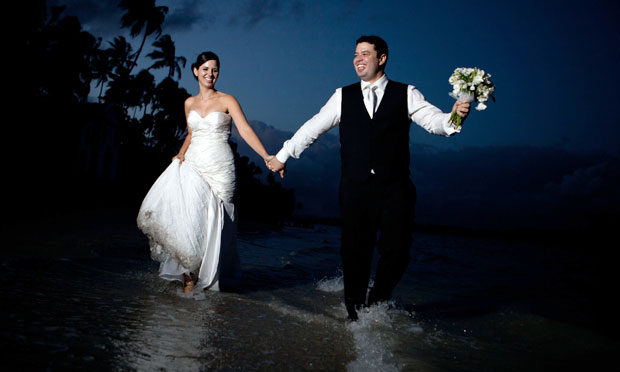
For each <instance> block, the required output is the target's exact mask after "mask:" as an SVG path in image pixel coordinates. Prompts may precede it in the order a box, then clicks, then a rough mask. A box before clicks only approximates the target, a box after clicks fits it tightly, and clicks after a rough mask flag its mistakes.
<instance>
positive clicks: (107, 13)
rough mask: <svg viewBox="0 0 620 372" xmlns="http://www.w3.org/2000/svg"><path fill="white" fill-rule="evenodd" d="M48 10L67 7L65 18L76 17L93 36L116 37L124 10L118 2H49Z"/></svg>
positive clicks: (61, 0)
mask: <svg viewBox="0 0 620 372" xmlns="http://www.w3.org/2000/svg"><path fill="white" fill-rule="evenodd" d="M47 4H48V8H50V7H52V6H66V9H65V11H64V12H63V13H62V15H63V16H76V17H77V18H78V19H79V20H80V23H81V25H82V27H83V28H84V29H85V30H86V31H88V32H90V33H91V34H93V35H96V36H100V37H103V38H104V39H105V38H107V37H109V36H115V35H117V34H118V33H119V30H120V28H121V22H120V19H121V17H122V15H123V11H122V9H120V8H119V7H118V3H117V2H110V1H97V0H48V1H47Z"/></svg>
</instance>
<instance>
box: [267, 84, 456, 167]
mask: <svg viewBox="0 0 620 372" xmlns="http://www.w3.org/2000/svg"><path fill="white" fill-rule="evenodd" d="M387 83H388V79H387V76H386V75H383V76H382V77H381V78H380V79H379V80H377V81H375V82H374V83H373V84H370V83H368V82H365V81H362V84H361V89H362V96H363V97H364V105H365V106H366V110H368V114H369V115H370V117H371V118H372V116H373V111H372V103H371V102H370V101H369V100H368V96H367V95H366V90H367V89H372V87H371V85H373V86H375V87H376V88H375V94H376V97H377V99H376V103H375V106H376V108H377V109H378V108H379V105H381V99H382V98H383V94H384V93H385V87H386V86H387ZM341 103H342V88H338V89H336V92H334V94H333V95H332V96H331V97H330V99H329V100H328V101H327V103H326V104H325V106H323V107H322V108H321V111H319V112H318V113H317V114H316V115H314V116H313V117H312V118H311V119H310V120H308V121H307V122H305V123H304V125H302V126H301V127H300V128H299V129H298V130H297V132H296V133H295V134H294V135H293V137H291V139H289V140H287V141H286V142H284V145H282V149H281V150H280V151H279V152H278V153H277V154H276V158H277V159H278V160H279V161H280V162H282V163H286V161H287V160H288V159H289V157H293V158H295V159H297V158H299V156H300V155H301V153H302V152H303V151H304V150H305V149H307V148H308V147H310V145H312V144H313V143H314V141H316V140H317V138H319V136H321V135H322V134H323V133H325V132H327V131H328V130H330V129H332V128H333V127H335V126H336V125H338V124H340V115H341V112H340V111H341V108H342V107H341ZM407 110H408V114H409V117H410V118H411V120H412V121H413V122H415V123H416V124H418V125H419V126H421V127H422V128H424V129H426V131H428V132H429V133H433V134H437V135H440V136H451V135H453V134H454V133H457V132H460V131H461V130H460V127H459V128H456V126H455V125H454V124H452V123H450V122H449V119H450V114H449V113H448V114H445V113H443V112H442V111H441V110H440V109H438V108H437V107H435V106H433V105H432V104H430V103H429V102H428V101H426V100H425V99H424V96H423V95H422V93H420V91H419V90H417V89H416V88H415V87H414V86H413V85H409V86H408V87H407ZM375 111H376V109H375Z"/></svg>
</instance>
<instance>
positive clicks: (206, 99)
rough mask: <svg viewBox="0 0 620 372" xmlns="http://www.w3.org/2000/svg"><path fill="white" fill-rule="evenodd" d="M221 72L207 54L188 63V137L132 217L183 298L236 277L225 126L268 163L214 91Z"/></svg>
mask: <svg viewBox="0 0 620 372" xmlns="http://www.w3.org/2000/svg"><path fill="white" fill-rule="evenodd" d="M219 69H220V61H219V58H218V57H217V55H215V53H213V52H204V53H201V54H200V55H198V57H197V59H196V62H195V63H194V64H192V71H193V72H194V76H195V78H196V80H197V81H198V87H199V93H198V94H197V95H196V96H194V97H190V98H188V99H187V100H186V101H185V115H186V118H187V137H185V141H184V142H183V145H182V146H181V149H180V151H179V153H178V154H177V155H176V156H174V157H173V158H172V163H171V164H170V165H169V166H168V168H167V169H166V170H165V171H164V172H163V173H162V174H161V176H160V177H159V178H158V179H157V181H155V183H154V184H153V186H152V187H151V189H150V190H149V192H148V194H147V195H146V197H145V198H144V201H143V202H142V206H141V207H140V211H139V212H138V218H137V222H138V227H139V228H140V230H142V232H143V233H144V234H145V235H146V236H147V237H148V239H149V245H150V247H151V256H152V257H153V259H154V260H157V261H159V262H160V267H159V275H160V277H162V278H163V279H166V280H179V281H181V282H182V283H183V291H184V292H185V293H190V292H192V290H193V288H194V285H195V286H196V287H199V288H201V289H210V290H215V291H217V290H219V288H220V282H223V283H224V284H225V281H226V280H227V279H230V280H235V279H238V278H239V275H240V266H239V257H238V255H237V248H236V242H235V226H236V212H235V207H234V205H233V196H234V191H235V166H234V157H233V152H232V150H231V148H230V145H229V144H228V139H229V137H230V131H231V121H234V123H235V125H236V126H237V129H238V130H239V134H240V135H241V138H243V140H245V141H246V142H247V143H248V145H250V147H251V148H252V149H253V150H254V151H256V153H257V154H258V155H260V156H261V157H262V158H263V159H264V160H265V161H267V160H269V159H270V158H271V156H270V155H269V154H268V153H267V151H266V150H265V147H264V146H263V144H262V143H261V141H260V139H259V138H258V136H257V135H256V133H254V131H253V130H252V127H250V125H249V124H248V121H247V119H246V117H245V115H244V114H243V111H242V109H241V106H240V105H239V103H238V102H237V100H236V99H235V97H233V96H231V95H230V94H226V93H222V92H220V91H218V90H216V89H215V83H216V82H217V79H218V77H219ZM194 281H196V282H195V283H194Z"/></svg>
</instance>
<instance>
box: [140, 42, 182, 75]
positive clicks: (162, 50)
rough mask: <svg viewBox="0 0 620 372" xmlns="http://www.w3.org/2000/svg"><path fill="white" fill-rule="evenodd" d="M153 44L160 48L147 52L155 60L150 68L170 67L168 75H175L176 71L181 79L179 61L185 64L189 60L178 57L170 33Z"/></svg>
mask: <svg viewBox="0 0 620 372" xmlns="http://www.w3.org/2000/svg"><path fill="white" fill-rule="evenodd" d="M153 46H154V47H156V48H159V50H157V49H156V50H154V51H153V52H151V53H149V54H147V57H149V58H151V59H153V60H155V63H153V64H152V65H151V66H150V67H149V70H150V69H152V68H155V69H159V68H166V67H167V68H168V76H169V77H174V73H175V72H176V73H178V75H179V79H180V78H181V66H180V65H179V63H182V64H183V67H185V64H186V63H187V60H186V59H185V57H177V56H176V54H175V53H176V48H175V47H174V41H172V39H171V38H170V35H162V36H161V37H160V38H159V39H157V40H155V42H154V43H153Z"/></svg>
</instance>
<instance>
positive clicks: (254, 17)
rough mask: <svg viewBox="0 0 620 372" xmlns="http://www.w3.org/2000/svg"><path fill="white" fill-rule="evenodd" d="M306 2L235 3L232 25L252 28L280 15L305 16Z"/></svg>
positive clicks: (263, 0)
mask: <svg viewBox="0 0 620 372" xmlns="http://www.w3.org/2000/svg"><path fill="white" fill-rule="evenodd" d="M304 9H305V7H304V3H303V2H302V1H300V0H294V1H283V0H245V1H243V2H242V3H241V4H235V12H234V14H233V15H231V16H230V18H229V24H230V25H233V26H234V25H241V26H243V27H245V28H246V29H252V28H254V27H255V26H256V25H258V24H259V23H260V22H262V21H264V20H268V19H272V18H278V17H280V16H293V17H296V18H301V17H303V16H304Z"/></svg>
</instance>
